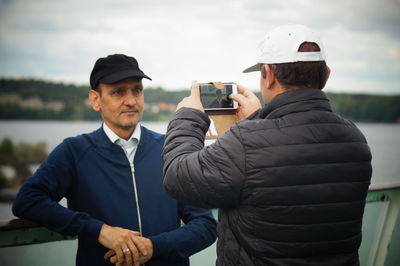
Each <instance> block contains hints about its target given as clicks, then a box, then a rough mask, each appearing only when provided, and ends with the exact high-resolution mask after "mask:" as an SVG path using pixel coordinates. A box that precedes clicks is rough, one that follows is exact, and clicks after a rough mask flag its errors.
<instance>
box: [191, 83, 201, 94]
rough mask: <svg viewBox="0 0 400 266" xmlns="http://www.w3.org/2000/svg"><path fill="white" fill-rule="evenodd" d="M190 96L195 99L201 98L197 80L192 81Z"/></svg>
mask: <svg viewBox="0 0 400 266" xmlns="http://www.w3.org/2000/svg"><path fill="white" fill-rule="evenodd" d="M190 95H191V96H194V97H200V86H199V83H198V82H197V80H193V81H192V86H191V92H190Z"/></svg>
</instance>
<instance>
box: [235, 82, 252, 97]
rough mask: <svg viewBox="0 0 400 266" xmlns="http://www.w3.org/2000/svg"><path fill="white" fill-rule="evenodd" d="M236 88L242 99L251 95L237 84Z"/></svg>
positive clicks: (246, 89)
mask: <svg viewBox="0 0 400 266" xmlns="http://www.w3.org/2000/svg"><path fill="white" fill-rule="evenodd" d="M236 87H237V90H238V92H240V93H241V94H243V96H244V97H248V96H249V95H250V94H251V92H250V90H249V89H248V88H246V87H244V86H242V85H239V84H237V86H236Z"/></svg>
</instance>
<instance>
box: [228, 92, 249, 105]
mask: <svg viewBox="0 0 400 266" xmlns="http://www.w3.org/2000/svg"><path fill="white" fill-rule="evenodd" d="M229 97H230V98H231V99H232V100H234V101H237V102H238V103H239V105H243V104H244V102H245V101H246V97H245V96H243V95H240V94H231V95H230V96H229Z"/></svg>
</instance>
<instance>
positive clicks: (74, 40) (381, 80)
mask: <svg viewBox="0 0 400 266" xmlns="http://www.w3.org/2000/svg"><path fill="white" fill-rule="evenodd" d="M293 23H296V24H297V23H301V24H305V25H307V26H309V27H311V28H313V29H315V30H316V31H318V32H319V33H320V35H321V36H322V39H323V42H324V45H325V48H326V54H327V62H328V65H329V66H330V67H331V69H332V74H331V77H330V80H329V81H328V84H327V86H326V90H328V91H334V92H352V93H354V92H356V93H385V94H388V93H389V94H392V93H395V94H400V0H379V1H377V0H355V1H350V0H335V1H331V0H329V1H323V0H293V1H292V0H286V1H269V0H236V1H235V0H201V1H191V0H186V1H183V0H182V1H179V0H168V1H162V0H159V1H156V0H146V1H137V0H110V1H106V0H62V1H54V0H0V76H2V77H34V78H42V79H47V80H55V81H63V82H66V83H74V84H79V85H81V84H84V85H86V84H88V83H89V82H88V79H89V75H90V71H91V69H92V67H93V64H94V62H95V61H96V59H97V58H99V57H103V56H106V55H108V54H113V53H125V54H128V55H131V56H134V57H136V58H137V59H138V60H139V64H140V66H141V68H142V70H143V71H144V72H145V73H146V74H147V75H148V76H150V77H151V78H153V81H146V82H145V86H161V87H163V88H166V89H169V90H174V89H183V88H187V87H188V86H189V84H190V83H191V81H192V80H194V79H197V80H199V81H201V82H208V81H226V82H228V81H229V82H237V83H240V84H242V85H245V86H247V87H249V88H251V89H253V90H258V84H259V73H249V74H243V73H242V70H243V69H245V68H246V67H248V66H250V65H253V64H254V63H256V59H257V56H258V54H259V50H258V44H259V42H260V41H261V39H262V38H263V36H264V35H265V34H266V33H267V32H268V31H269V30H271V29H272V28H274V27H276V26H278V25H282V24H293Z"/></svg>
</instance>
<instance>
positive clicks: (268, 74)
mask: <svg viewBox="0 0 400 266" xmlns="http://www.w3.org/2000/svg"><path fill="white" fill-rule="evenodd" d="M264 68H265V73H266V78H267V89H269V90H270V89H272V87H273V85H274V84H275V82H276V77H275V73H274V72H273V71H272V70H271V68H270V67H269V65H268V64H264Z"/></svg>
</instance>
